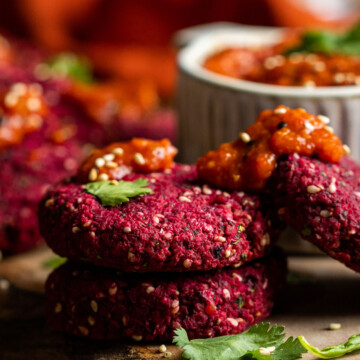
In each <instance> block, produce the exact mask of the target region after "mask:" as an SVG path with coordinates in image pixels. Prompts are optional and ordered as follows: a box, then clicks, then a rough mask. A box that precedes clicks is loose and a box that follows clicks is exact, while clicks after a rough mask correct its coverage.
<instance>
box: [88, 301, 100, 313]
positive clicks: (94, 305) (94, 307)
mask: <svg viewBox="0 0 360 360" xmlns="http://www.w3.org/2000/svg"><path fill="white" fill-rule="evenodd" d="M90 306H91V309H92V311H93V312H94V313H96V312H98V309H99V306H98V303H97V302H96V301H95V300H91V302H90Z"/></svg>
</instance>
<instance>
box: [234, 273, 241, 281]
mask: <svg viewBox="0 0 360 360" xmlns="http://www.w3.org/2000/svg"><path fill="white" fill-rule="evenodd" d="M232 277H233V278H234V279H236V280H239V281H243V278H242V276H241V275H239V274H237V273H232Z"/></svg>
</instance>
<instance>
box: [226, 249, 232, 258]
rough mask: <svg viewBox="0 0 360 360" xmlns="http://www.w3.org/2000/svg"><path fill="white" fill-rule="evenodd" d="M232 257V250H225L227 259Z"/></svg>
mask: <svg viewBox="0 0 360 360" xmlns="http://www.w3.org/2000/svg"><path fill="white" fill-rule="evenodd" d="M230 256H231V250H230V249H226V250H225V257H226V258H228V257H230Z"/></svg>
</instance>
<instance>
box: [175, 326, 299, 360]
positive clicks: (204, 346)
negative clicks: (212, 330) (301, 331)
mask: <svg viewBox="0 0 360 360" xmlns="http://www.w3.org/2000/svg"><path fill="white" fill-rule="evenodd" d="M284 338H285V334H284V327H283V326H277V325H274V326H272V327H270V323H265V324H264V323H261V324H259V325H254V326H252V327H251V328H250V329H249V330H248V331H246V332H244V333H242V334H238V335H227V336H220V337H215V338H209V339H195V340H189V338H188V336H187V333H186V330H185V329H177V330H175V337H174V339H173V342H174V343H175V344H176V345H177V346H179V347H180V348H182V349H184V352H183V355H182V356H183V357H184V358H186V359H191V360H239V359H243V360H245V359H246V360H280V359H281V360H295V359H299V358H301V354H302V353H304V352H306V350H305V349H304V348H303V347H302V345H301V344H300V342H299V340H297V339H295V340H294V339H293V338H292V337H290V338H289V339H287V340H286V342H284ZM268 347H275V350H273V351H272V352H271V355H270V356H269V355H263V354H262V353H261V351H260V348H268Z"/></svg>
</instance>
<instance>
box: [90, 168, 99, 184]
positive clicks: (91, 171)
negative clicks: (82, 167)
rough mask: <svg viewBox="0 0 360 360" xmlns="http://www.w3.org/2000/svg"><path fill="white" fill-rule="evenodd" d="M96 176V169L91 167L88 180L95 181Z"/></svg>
mask: <svg viewBox="0 0 360 360" xmlns="http://www.w3.org/2000/svg"><path fill="white" fill-rule="evenodd" d="M97 177H98V173H97V171H96V169H94V168H92V169H91V170H90V172H89V180H90V181H95V180H96V179H97Z"/></svg>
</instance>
